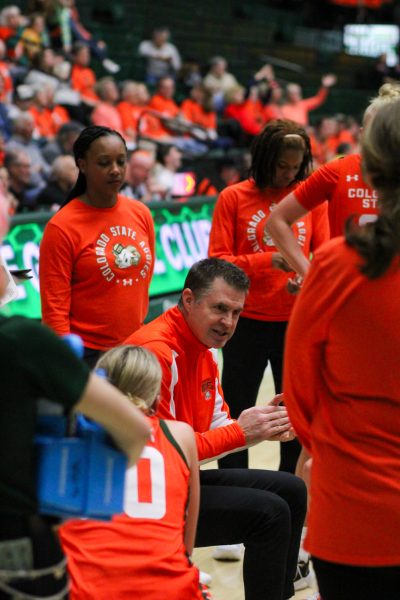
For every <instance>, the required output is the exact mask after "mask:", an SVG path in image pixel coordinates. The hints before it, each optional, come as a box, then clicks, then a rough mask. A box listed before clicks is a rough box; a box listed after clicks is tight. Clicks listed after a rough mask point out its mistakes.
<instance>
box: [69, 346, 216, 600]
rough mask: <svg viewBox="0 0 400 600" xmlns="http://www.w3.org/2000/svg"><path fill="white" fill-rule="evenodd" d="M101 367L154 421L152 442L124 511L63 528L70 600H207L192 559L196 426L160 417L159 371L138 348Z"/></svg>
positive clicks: (134, 471)
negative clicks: (105, 519) (126, 599)
mask: <svg viewBox="0 0 400 600" xmlns="http://www.w3.org/2000/svg"><path fill="white" fill-rule="evenodd" d="M97 366H98V367H99V368H101V369H104V370H105V372H106V373H107V377H108V379H109V381H110V382H111V383H113V384H114V385H115V386H116V387H117V388H118V389H119V390H121V391H122V392H123V393H124V394H126V396H128V398H130V400H131V401H132V402H133V403H134V404H135V405H136V406H137V407H139V408H140V409H141V410H142V411H143V412H144V413H145V414H146V415H148V417H149V422H150V425H151V438H150V441H149V442H148V443H147V444H146V446H145V448H144V450H143V452H142V455H141V458H140V459H139V462H138V464H137V466H132V467H130V468H128V470H127V473H126V478H125V493H124V512H123V513H122V514H120V515H115V516H114V517H113V519H112V520H111V521H109V522H104V521H90V520H71V521H69V522H67V523H66V524H64V525H63V526H62V527H61V529H60V537H61V541H62V544H63V548H64V551H65V552H66V553H67V556H68V569H69V573H70V576H71V580H72V591H71V600H109V598H118V599H120V600H123V598H140V599H141V600H160V599H162V598H177V599H178V598H182V599H185V600H195V599H196V600H201V599H206V598H209V596H208V592H206V590H205V589H204V588H203V586H201V584H200V583H199V571H198V570H197V568H196V567H195V566H194V565H193V564H192V563H191V561H190V554H191V553H192V550H193V545H194V538H195V533H196V525H197V516H198V510H199V473H198V461H197V451H196V444H195V439H194V434H193V430H192V428H191V427H190V426H189V425H187V424H186V423H182V422H179V421H163V420H160V419H159V418H158V417H156V416H154V415H155V413H156V411H157V404H158V401H159V391H160V384H161V368H160V365H159V363H158V361H157V359H156V358H155V356H154V355H153V354H152V353H151V352H150V351H149V350H146V349H145V348H141V347H138V346H120V347H118V348H114V349H113V350H110V351H109V352H107V353H106V354H104V355H103V356H102V357H101V359H100V360H99V362H98V364H97Z"/></svg>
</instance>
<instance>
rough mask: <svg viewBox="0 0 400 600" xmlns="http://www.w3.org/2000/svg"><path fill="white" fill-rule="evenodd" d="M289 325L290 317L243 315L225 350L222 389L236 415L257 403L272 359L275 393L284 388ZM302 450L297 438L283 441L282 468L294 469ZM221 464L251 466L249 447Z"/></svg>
mask: <svg viewBox="0 0 400 600" xmlns="http://www.w3.org/2000/svg"><path fill="white" fill-rule="evenodd" d="M286 327H287V322H286V321H256V320H255V319H246V318H244V317H241V318H240V319H239V322H238V325H237V328H236V331H235V334H234V335H233V336H232V338H231V339H230V340H229V342H228V343H227V344H226V346H225V347H224V348H223V350H222V354H223V357H224V364H223V368H222V381H221V383H222V389H223V390H224V397H225V400H226V401H227V403H228V406H229V409H230V412H231V415H232V417H234V418H235V419H237V418H238V416H239V415H240V413H241V412H242V411H243V410H245V409H246V408H250V407H251V406H254V405H255V403H256V401H257V395H258V390H259V389H260V385H261V381H262V378H263V376H264V371H265V369H266V367H267V365H268V362H270V363H271V369H272V375H273V378H274V384H275V393H277V394H279V393H280V392H281V390H282V367H283V351H284V341H285V333H286ZM266 400H267V399H266ZM299 454H300V444H299V442H298V441H297V440H293V441H292V442H285V443H282V444H281V462H280V465H279V470H280V471H287V472H289V473H294V472H295V469H296V463H297V459H298V457H299ZM218 464H219V466H220V467H222V468H224V469H227V468H228V469H229V468H247V467H248V466H249V455H248V450H243V451H242V452H234V453H232V454H230V455H228V456H226V457H224V458H222V459H220V460H219V462H218Z"/></svg>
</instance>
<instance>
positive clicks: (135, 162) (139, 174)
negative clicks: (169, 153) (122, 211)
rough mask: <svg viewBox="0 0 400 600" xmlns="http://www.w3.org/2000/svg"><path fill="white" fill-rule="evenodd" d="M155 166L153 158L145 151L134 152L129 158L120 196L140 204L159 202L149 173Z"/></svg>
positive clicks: (156, 190)
mask: <svg viewBox="0 0 400 600" xmlns="http://www.w3.org/2000/svg"><path fill="white" fill-rule="evenodd" d="M154 164H155V160H154V156H153V154H152V153H151V152H148V151H147V150H135V151H134V152H132V154H131V155H130V157H129V160H128V164H127V169H126V175H125V185H124V186H123V187H122V188H121V194H123V195H124V196H127V197H128V198H134V199H135V200H140V201H141V202H151V201H152V200H159V199H160V197H159V195H158V189H157V188H156V187H155V186H154V182H153V180H152V177H151V173H152V170H153V167H154Z"/></svg>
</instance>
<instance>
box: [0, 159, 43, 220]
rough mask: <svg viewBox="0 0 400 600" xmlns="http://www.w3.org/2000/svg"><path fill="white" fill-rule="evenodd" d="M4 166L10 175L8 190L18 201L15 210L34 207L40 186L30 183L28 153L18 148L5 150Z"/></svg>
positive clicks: (30, 173)
mask: <svg viewBox="0 0 400 600" xmlns="http://www.w3.org/2000/svg"><path fill="white" fill-rule="evenodd" d="M4 166H5V168H6V169H7V171H8V174H9V177H10V188H9V190H10V192H11V194H13V196H14V197H15V198H16V199H17V201H18V206H17V212H27V211H29V210H33V209H34V207H35V200H36V197H37V195H38V194H39V192H40V190H41V189H42V187H38V186H35V185H32V183H31V181H32V168H31V160H30V158H29V155H28V154H27V153H26V152H24V151H23V150H20V149H15V150H7V151H6V154H5V157H4Z"/></svg>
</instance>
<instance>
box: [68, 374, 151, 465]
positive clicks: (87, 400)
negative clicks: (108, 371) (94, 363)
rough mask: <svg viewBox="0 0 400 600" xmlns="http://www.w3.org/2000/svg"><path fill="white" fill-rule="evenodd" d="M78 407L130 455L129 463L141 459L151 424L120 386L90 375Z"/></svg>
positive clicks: (76, 407)
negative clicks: (119, 388) (122, 391)
mask: <svg viewBox="0 0 400 600" xmlns="http://www.w3.org/2000/svg"><path fill="white" fill-rule="evenodd" d="M75 410H77V411H79V412H81V413H83V414H84V415H86V416H87V417H89V418H90V419H93V420H94V421H96V422H97V423H99V424H100V425H102V426H103V427H104V428H105V429H106V430H107V431H108V432H109V433H110V434H111V436H112V437H113V438H114V440H115V442H116V443H117V444H118V446H119V447H120V448H121V450H122V451H123V452H124V453H125V454H126V455H127V456H128V458H129V462H130V464H134V463H135V462H136V461H137V460H138V458H139V456H140V453H141V451H142V448H143V446H144V445H145V443H146V441H147V440H148V438H149V436H150V426H149V423H148V421H147V419H146V417H145V416H144V415H143V414H142V413H141V412H140V410H139V409H137V408H136V407H135V406H133V404H132V403H131V402H130V401H129V400H128V398H127V397H126V396H124V395H123V394H121V392H120V391H118V390H117V388H115V387H114V386H113V385H111V384H110V383H108V382H107V381H104V379H100V377H97V375H93V374H92V375H90V377H89V380H88V384H87V386H86V388H85V390H84V392H83V394H82V396H81V399H80V401H79V402H78V404H77V405H76V406H75Z"/></svg>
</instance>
